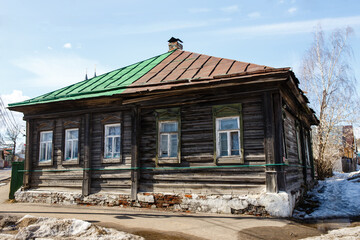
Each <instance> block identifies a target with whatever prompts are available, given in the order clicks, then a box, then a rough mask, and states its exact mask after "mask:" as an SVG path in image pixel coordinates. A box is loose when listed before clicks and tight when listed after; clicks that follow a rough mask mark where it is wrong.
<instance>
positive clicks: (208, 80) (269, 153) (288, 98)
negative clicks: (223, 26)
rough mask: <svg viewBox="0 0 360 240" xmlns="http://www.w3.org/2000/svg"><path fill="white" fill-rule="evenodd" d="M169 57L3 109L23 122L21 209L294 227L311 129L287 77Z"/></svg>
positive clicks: (191, 56) (306, 175)
mask: <svg viewBox="0 0 360 240" xmlns="http://www.w3.org/2000/svg"><path fill="white" fill-rule="evenodd" d="M169 48H170V50H169V52H166V53H164V54H161V55H159V56H156V57H153V58H150V59H147V60H144V61H142V62H139V63H136V64H133V65H130V66H127V67H124V68H120V69H117V70H114V71H112V72H109V73H106V74H102V75H100V76H96V77H94V78H91V79H88V80H85V81H82V82H79V83H76V84H73V85H70V86H68V87H65V88H62V89H60V90H56V91H53V92H50V93H48V94H44V95H42V96H39V97H36V98H33V99H30V100H27V101H24V102H20V103H15V104H10V107H9V108H10V109H11V110H14V111H19V112H23V113H24V119H25V120H26V122H27V134H26V136H27V142H26V146H27V149H26V163H25V168H26V170H27V172H26V173H25V176H24V189H27V190H26V191H23V192H20V193H18V194H17V199H18V200H19V201H21V200H22V199H25V198H26V197H24V196H27V197H29V196H35V195H36V196H37V197H38V198H37V201H39V199H40V198H41V197H42V198H46V197H48V198H50V199H51V200H50V201H51V202H63V201H69V202H73V203H84V204H86V203H90V204H94V203H95V204H108V205H125V206H126V205H132V206H142V207H150V206H153V207H155V206H156V207H162V208H181V209H183V210H187V209H190V210H196V211H212V212H234V211H235V212H236V211H240V210H241V211H247V210H248V209H250V207H251V206H252V205H255V206H257V208H258V209H261V207H262V206H263V207H265V210H266V211H268V212H270V213H271V214H273V215H280V216H285V215H289V211H290V212H291V211H292V208H293V204H294V199H296V197H298V196H299V194H300V193H301V192H302V191H304V187H311V186H312V184H313V180H314V179H313V178H314V175H313V159H312V153H311V149H312V148H311V139H310V129H311V128H310V127H311V125H314V124H315V125H316V124H318V120H317V118H316V116H315V114H314V112H313V111H312V109H310V108H309V106H308V105H307V103H308V100H307V98H306V97H305V96H304V94H303V92H302V91H301V90H300V89H299V87H298V84H299V82H298V80H297V78H296V77H295V75H294V73H293V72H292V71H291V70H290V68H272V67H267V66H260V65H256V64H251V63H245V62H239V61H235V60H229V59H225V58H217V57H212V56H207V55H203V54H197V53H193V52H188V51H183V50H182V45H181V44H180V42H179V41H178V39H174V38H172V39H170V40H169ZM35 190H36V191H35ZM42 190H44V191H43V192H42ZM39 191H40V192H39ZM62 192H63V193H64V194H62ZM69 193H72V195H71V194H69ZM37 194H41V195H40V196H41V197H39V195H37ZM60 195H61V196H60ZM104 196H105V197H104ZM22 197H24V198H22ZM27 199H30V198H27ZM206 199H207V200H206ZM281 199H287V201H288V205H286V206H288V207H286V206H284V207H283V208H284V209H286V208H287V209H288V211H287V213H279V212H276V211H275V210H274V209H272V207H271V206H272V205H271V202H274V201H277V200H279V201H280V200H281ZM219 201H220V202H221V204H220V205H219V204H217V203H219ZM255 202H256V204H255ZM180 203H181V204H180ZM241 211H240V212H241Z"/></svg>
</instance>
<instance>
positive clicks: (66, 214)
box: [0, 184, 324, 240]
mask: <svg viewBox="0 0 360 240" xmlns="http://www.w3.org/2000/svg"><path fill="white" fill-rule="evenodd" d="M8 190H9V184H7V185H4V186H0V216H16V217H22V216H24V215H26V214H30V215H34V216H44V217H56V218H76V219H81V220H85V221H89V222H91V223H94V224H97V225H99V226H103V227H110V228H114V229H117V230H120V231H125V232H129V233H132V234H136V235H139V236H142V237H144V238H145V239H149V240H152V239H157V240H162V239H164V240H170V239H171V240H201V239H229V240H231V239H234V240H235V239H236V240H238V239H246V240H252V239H278V240H282V239H301V238H305V237H310V236H317V235H321V234H323V233H324V231H321V230H318V229H316V228H315V227H313V226H304V225H302V224H299V223H296V222H294V221H291V220H287V219H277V218H264V217H261V218H259V217H253V216H245V215H226V214H204V213H196V214H194V213H174V212H166V211H156V210H148V209H135V208H119V207H99V206H97V207H96V206H95V207H94V206H63V205H50V204H28V203H10V202H9V201H6V200H7V196H8Z"/></svg>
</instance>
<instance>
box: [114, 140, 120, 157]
mask: <svg viewBox="0 0 360 240" xmlns="http://www.w3.org/2000/svg"><path fill="white" fill-rule="evenodd" d="M114 140H115V152H116V153H120V137H116V138H114Z"/></svg>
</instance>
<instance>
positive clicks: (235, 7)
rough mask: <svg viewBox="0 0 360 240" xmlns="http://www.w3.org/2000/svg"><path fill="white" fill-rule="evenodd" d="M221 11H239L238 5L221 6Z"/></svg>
mask: <svg viewBox="0 0 360 240" xmlns="http://www.w3.org/2000/svg"><path fill="white" fill-rule="evenodd" d="M221 11H223V12H226V13H234V12H237V11H239V7H238V5H232V6H228V7H223V8H221Z"/></svg>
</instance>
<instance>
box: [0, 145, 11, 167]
mask: <svg viewBox="0 0 360 240" xmlns="http://www.w3.org/2000/svg"><path fill="white" fill-rule="evenodd" d="M12 156H13V155H12V148H3V149H0V168H6V167H11V163H12Z"/></svg>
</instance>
